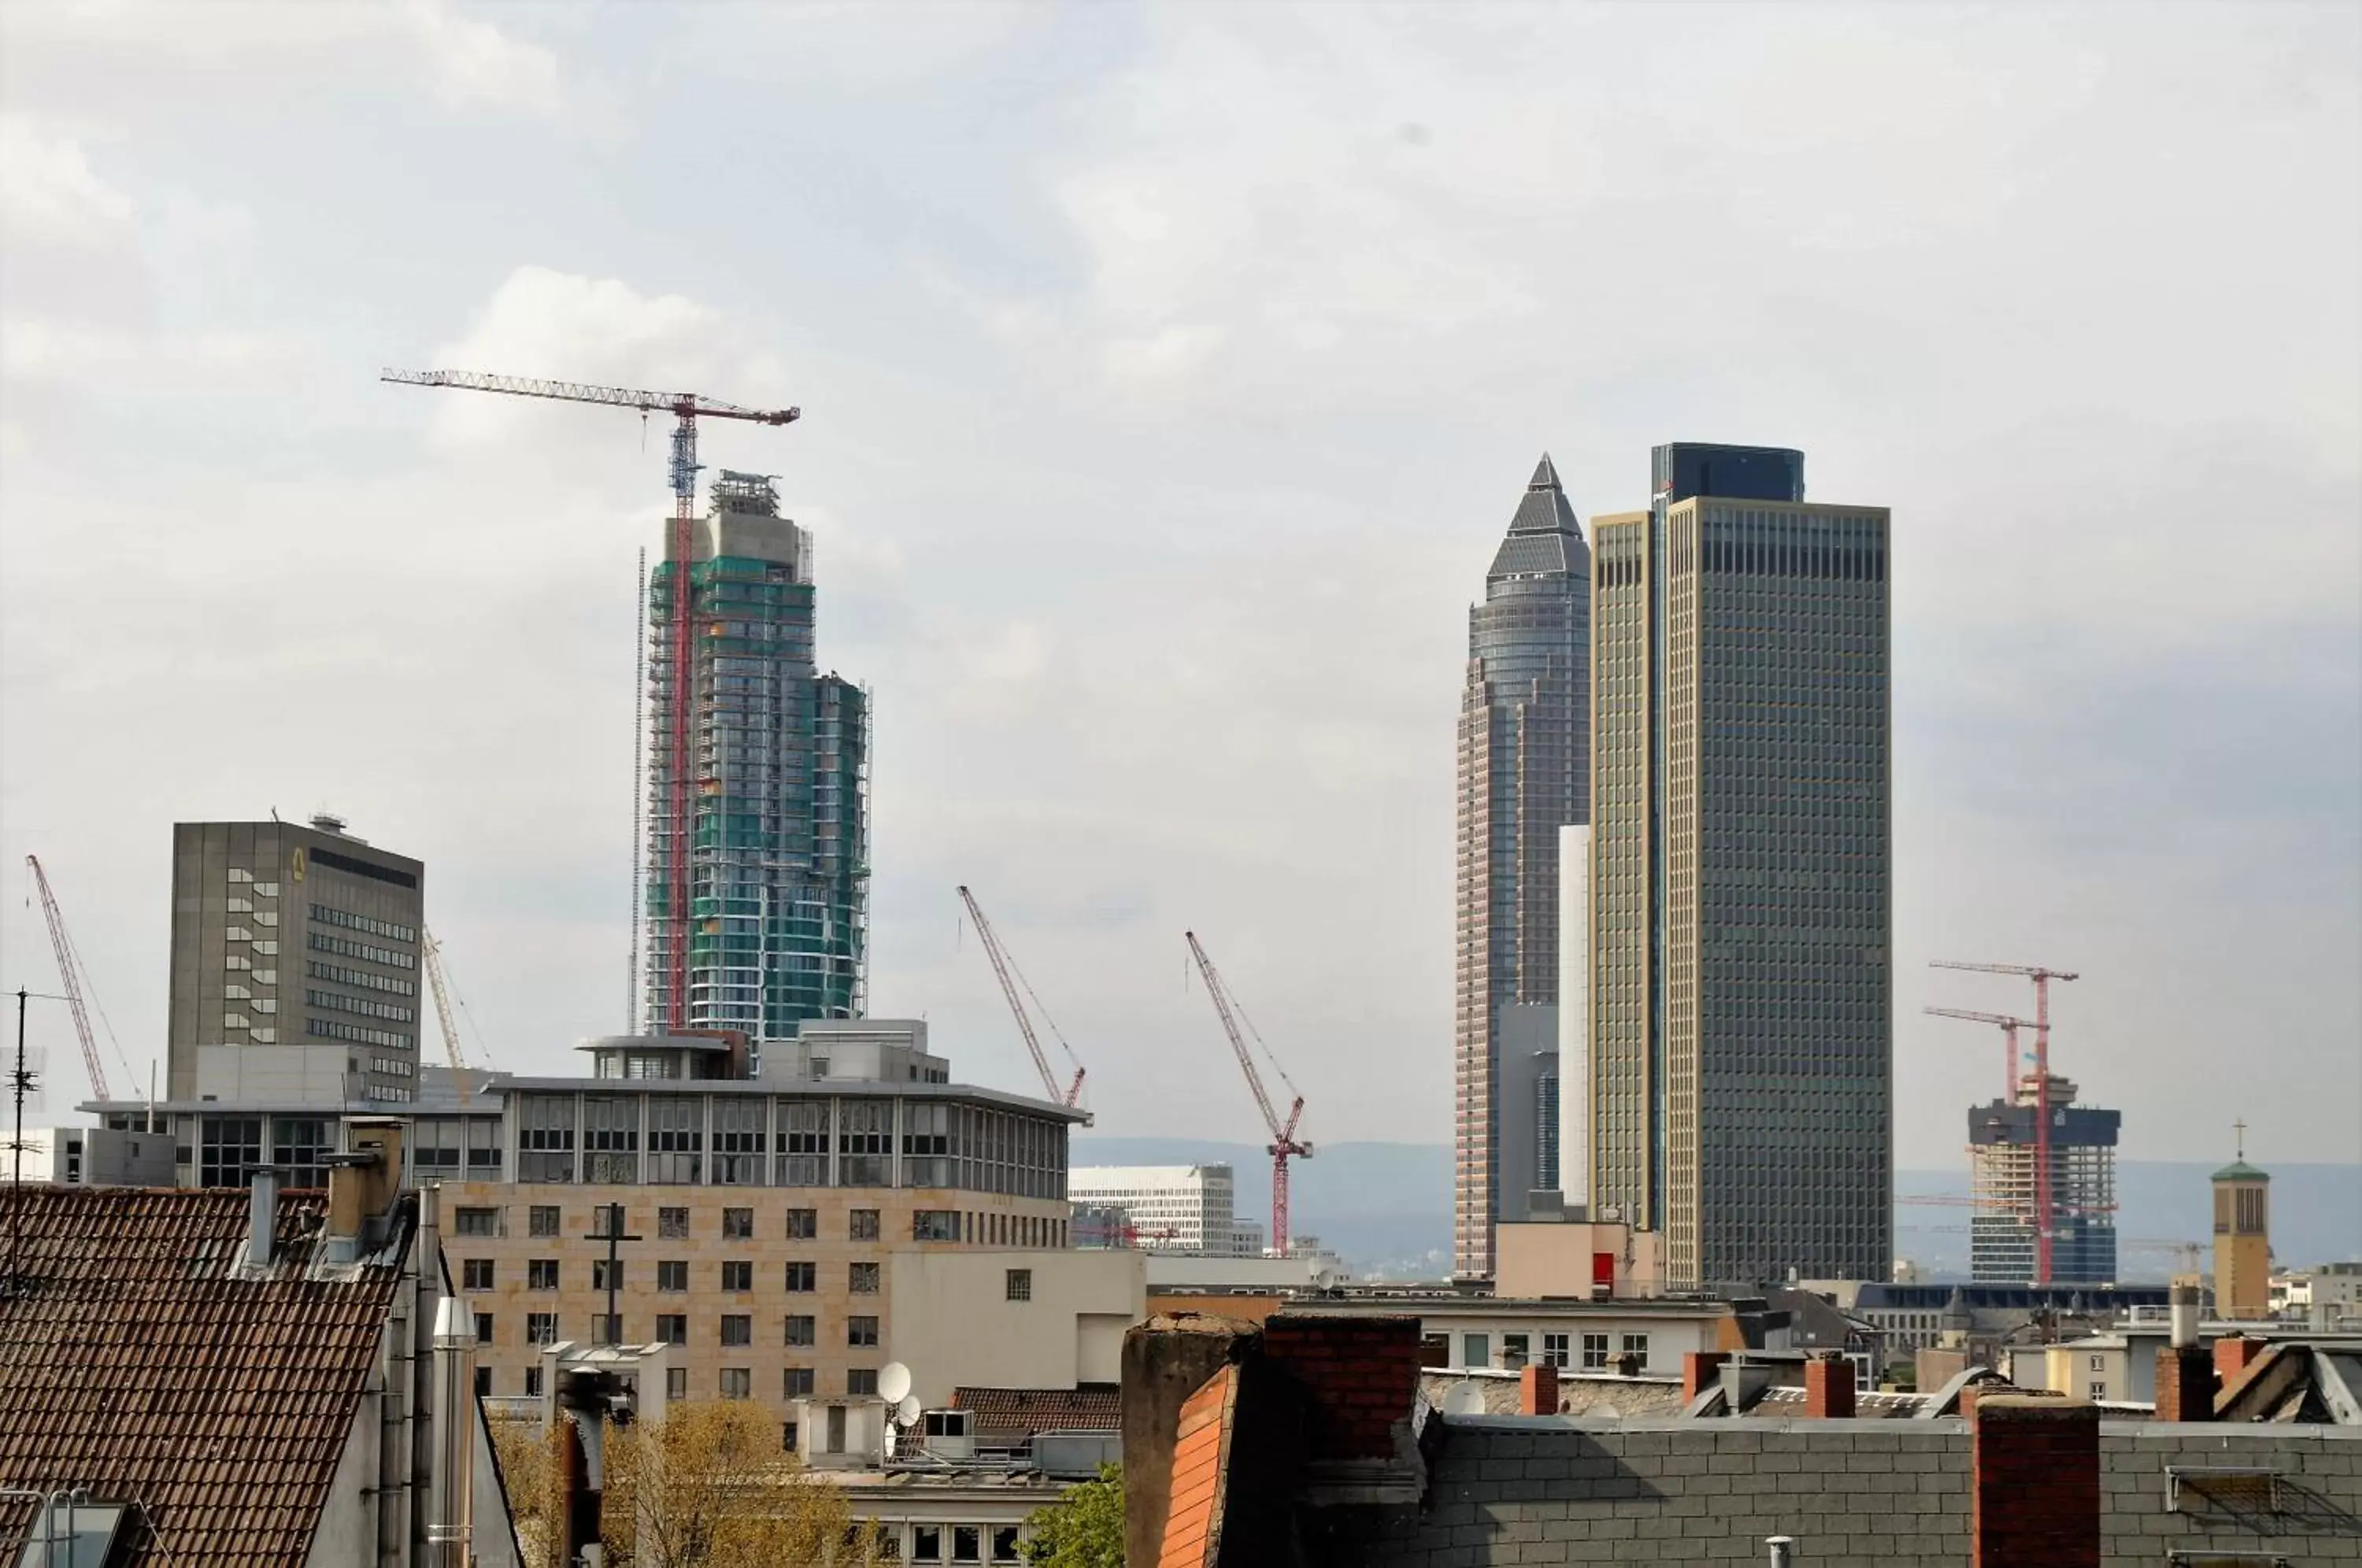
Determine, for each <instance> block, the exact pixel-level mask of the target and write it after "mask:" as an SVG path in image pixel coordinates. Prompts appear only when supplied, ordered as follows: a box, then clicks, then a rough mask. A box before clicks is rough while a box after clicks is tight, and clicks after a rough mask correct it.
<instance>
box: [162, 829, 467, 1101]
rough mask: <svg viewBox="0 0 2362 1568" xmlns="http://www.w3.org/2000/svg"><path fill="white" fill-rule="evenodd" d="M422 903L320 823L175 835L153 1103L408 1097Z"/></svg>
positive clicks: (358, 842) (397, 868)
mask: <svg viewBox="0 0 2362 1568" xmlns="http://www.w3.org/2000/svg"><path fill="white" fill-rule="evenodd" d="M425 893H426V867H425V866H424V865H422V864H421V863H420V862H418V861H416V860H413V859H411V858H410V857H409V856H402V855H395V854H392V853H390V852H389V851H386V850H383V849H380V848H377V847H375V846H373V845H370V844H368V843H367V842H365V841H364V840H362V839H359V838H356V837H355V836H353V835H352V834H349V833H348V832H346V831H345V825H344V823H342V822H340V821H338V820H337V819H336V818H334V817H329V816H317V817H315V818H313V819H312V821H311V823H309V824H299V823H282V822H259V823H174V824H173V826H172V988H171V1021H170V1025H169V1028H170V1035H169V1044H168V1060H169V1066H168V1067H167V1074H168V1077H169V1080H170V1082H169V1085H168V1087H167V1090H166V1093H167V1098H169V1099H174V1100H195V1099H199V1098H200V1097H209V1098H213V1099H218V1100H221V1101H224V1102H235V1101H253V1100H262V1101H270V1102H273V1103H278V1104H282V1105H302V1106H318V1107H322V1108H324V1109H337V1108H348V1109H354V1110H368V1109H370V1108H372V1107H375V1108H377V1109H385V1108H387V1107H390V1106H394V1105H405V1104H408V1103H409V1102H410V1101H412V1100H413V1099H416V1098H417V1079H418V1037H419V1026H420V1025H419V1019H420V1012H421V991H422V986H423V981H424V976H423V974H422V972H421V967H420V963H421V957H422V950H421V947H420V936H421V932H422V930H423V928H424V924H425ZM256 1141H257V1142H259V1139H258V1140H256Z"/></svg>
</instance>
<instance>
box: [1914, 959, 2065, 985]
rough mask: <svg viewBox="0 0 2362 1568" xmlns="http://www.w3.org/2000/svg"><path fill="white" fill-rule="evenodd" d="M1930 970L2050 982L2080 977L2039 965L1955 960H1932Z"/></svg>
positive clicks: (1928, 964) (1929, 961)
mask: <svg viewBox="0 0 2362 1568" xmlns="http://www.w3.org/2000/svg"><path fill="white" fill-rule="evenodd" d="M1927 967H1929V968H1930V969H1968V970H1970V971H1973V972H1974V973H1976V974H1980V975H2035V976H2040V977H2042V978H2044V979H2048V980H2072V979H2076V978H2078V977H2077V976H2074V975H2070V974H2069V973H2067V972H2066V971H2065V970H2064V969H2046V968H2044V967H2042V966H2040V965H2039V964H1963V963H1961V962H1959V960H1958V959H1953V958H1930V959H1929V960H1927Z"/></svg>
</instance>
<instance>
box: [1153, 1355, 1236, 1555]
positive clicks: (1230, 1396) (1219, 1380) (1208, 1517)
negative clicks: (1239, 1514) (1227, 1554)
mask: <svg viewBox="0 0 2362 1568" xmlns="http://www.w3.org/2000/svg"><path fill="white" fill-rule="evenodd" d="M1238 1387H1239V1369H1238V1368H1237V1367H1235V1366H1226V1367H1224V1368H1222V1369H1221V1370H1220V1372H1217V1373H1216V1374H1214V1375H1213V1376H1211V1377H1209V1378H1208V1379H1206V1381H1205V1382H1204V1383H1203V1384H1202V1385H1200V1386H1199V1387H1198V1391H1197V1392H1196V1393H1195V1394H1192V1395H1190V1396H1189V1398H1188V1400H1187V1403H1185V1404H1184V1405H1183V1406H1182V1407H1181V1419H1180V1425H1179V1429H1178V1430H1177V1431H1176V1432H1175V1441H1174V1445H1173V1502H1172V1506H1171V1507H1169V1508H1168V1509H1167V1511H1166V1513H1165V1515H1164V1542H1163V1544H1162V1546H1161V1547H1160V1549H1159V1551H1158V1552H1157V1557H1156V1564H1157V1568H1205V1565H1206V1564H1209V1563H1213V1562H1220V1561H1221V1550H1222V1510H1223V1504H1224V1502H1225V1501H1226V1500H1227V1494H1228V1491H1229V1486H1228V1481H1229V1476H1228V1474H1226V1472H1227V1470H1228V1463H1227V1461H1228V1460H1229V1457H1230V1446H1231V1443H1230V1435H1231V1431H1230V1429H1231V1416H1232V1413H1233V1411H1234V1410H1235V1409H1236V1408H1237V1403H1238Z"/></svg>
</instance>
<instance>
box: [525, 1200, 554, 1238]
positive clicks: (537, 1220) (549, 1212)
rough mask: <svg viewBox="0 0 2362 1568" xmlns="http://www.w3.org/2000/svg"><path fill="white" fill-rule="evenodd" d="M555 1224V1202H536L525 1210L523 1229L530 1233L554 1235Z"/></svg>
mask: <svg viewBox="0 0 2362 1568" xmlns="http://www.w3.org/2000/svg"><path fill="white" fill-rule="evenodd" d="M557 1226H558V1220H557V1205H556V1204H555V1203H536V1204H535V1205H534V1206H533V1207H532V1208H530V1209H527V1210H525V1230H526V1231H527V1232H528V1233H529V1234H531V1235H535V1236H555V1235H557Z"/></svg>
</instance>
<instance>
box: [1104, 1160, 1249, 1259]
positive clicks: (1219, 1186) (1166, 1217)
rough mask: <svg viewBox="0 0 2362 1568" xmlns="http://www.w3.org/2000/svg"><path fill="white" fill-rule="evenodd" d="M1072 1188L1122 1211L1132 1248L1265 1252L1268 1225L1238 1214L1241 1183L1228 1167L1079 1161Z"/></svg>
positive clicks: (1231, 1254) (1125, 1239) (1220, 1254)
mask: <svg viewBox="0 0 2362 1568" xmlns="http://www.w3.org/2000/svg"><path fill="white" fill-rule="evenodd" d="M1066 1186H1067V1190H1068V1191H1069V1192H1071V1193H1072V1194H1073V1195H1074V1199H1075V1201H1076V1203H1078V1204H1088V1205H1090V1206H1091V1207H1093V1208H1095V1209H1120V1210H1121V1211H1122V1213H1123V1214H1124V1216H1125V1219H1126V1220H1127V1221H1128V1223H1129V1229H1128V1231H1125V1232H1124V1233H1123V1242H1122V1244H1124V1245H1127V1246H1136V1247H1142V1248H1145V1249H1147V1250H1149V1251H1151V1252H1163V1253H1209V1254H1211V1255H1214V1256H1217V1257H1236V1256H1245V1257H1253V1256H1254V1255H1255V1254H1257V1253H1261V1252H1262V1251H1263V1227H1262V1226H1260V1225H1257V1224H1254V1223H1253V1222H1252V1221H1242V1220H1239V1218H1238V1216H1237V1213H1236V1212H1235V1206H1236V1204H1237V1200H1238V1183H1237V1179H1236V1176H1234V1174H1233V1173H1232V1171H1231V1167H1230V1166H1229V1165H1077V1166H1076V1168H1075V1170H1074V1171H1073V1172H1072V1173H1071V1174H1070V1175H1069V1176H1068V1177H1067V1183H1066Z"/></svg>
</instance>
